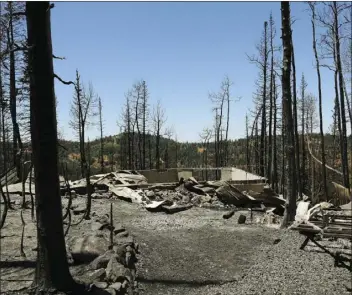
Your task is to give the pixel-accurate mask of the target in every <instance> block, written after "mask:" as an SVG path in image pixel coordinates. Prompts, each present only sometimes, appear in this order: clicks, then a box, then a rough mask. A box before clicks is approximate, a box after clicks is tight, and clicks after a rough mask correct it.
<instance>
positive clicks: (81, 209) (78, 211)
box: [73, 204, 86, 215]
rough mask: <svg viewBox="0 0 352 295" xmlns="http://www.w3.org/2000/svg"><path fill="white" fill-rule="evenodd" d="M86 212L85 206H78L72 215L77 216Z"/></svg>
mask: <svg viewBox="0 0 352 295" xmlns="http://www.w3.org/2000/svg"><path fill="white" fill-rule="evenodd" d="M84 212H86V205H85V204H80V205H78V206H77V207H76V208H74V209H73V214H74V215H79V214H82V213H84Z"/></svg>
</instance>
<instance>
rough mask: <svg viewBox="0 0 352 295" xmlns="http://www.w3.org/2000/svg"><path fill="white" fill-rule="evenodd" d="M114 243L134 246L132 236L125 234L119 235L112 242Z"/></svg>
mask: <svg viewBox="0 0 352 295" xmlns="http://www.w3.org/2000/svg"><path fill="white" fill-rule="evenodd" d="M114 244H115V245H118V246H125V247H126V246H128V245H130V246H132V247H134V238H133V237H132V236H127V237H120V238H119V239H116V240H115V242H114Z"/></svg>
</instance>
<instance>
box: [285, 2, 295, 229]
mask: <svg viewBox="0 0 352 295" xmlns="http://www.w3.org/2000/svg"><path fill="white" fill-rule="evenodd" d="M281 19H282V46H283V68H282V99H283V115H284V118H285V119H284V122H285V133H286V146H285V155H286V159H287V165H286V171H287V178H286V182H285V183H286V206H285V213H284V217H283V221H282V227H286V226H287V225H288V223H289V222H290V221H293V220H294V217H295V214H296V189H295V183H294V180H295V172H296V169H295V163H296V162H295V144H294V130H293V117H292V100H291V58H292V44H291V40H292V38H291V20H290V3H289V2H284V1H282V2H281Z"/></svg>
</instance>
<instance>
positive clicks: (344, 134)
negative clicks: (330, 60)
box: [333, 2, 350, 190]
mask: <svg viewBox="0 0 352 295" xmlns="http://www.w3.org/2000/svg"><path fill="white" fill-rule="evenodd" d="M333 10H334V35H335V36H334V37H335V38H334V40H335V49H336V68H337V72H338V78H339V91H340V106H341V124H342V126H341V127H342V128H341V129H342V130H341V131H342V146H343V155H342V167H343V176H344V186H345V187H346V188H348V190H349V189H350V179H349V171H348V157H347V130H346V129H347V128H346V110H345V95H344V90H343V73H342V64H341V54H340V34H339V20H338V9H337V3H336V2H333Z"/></svg>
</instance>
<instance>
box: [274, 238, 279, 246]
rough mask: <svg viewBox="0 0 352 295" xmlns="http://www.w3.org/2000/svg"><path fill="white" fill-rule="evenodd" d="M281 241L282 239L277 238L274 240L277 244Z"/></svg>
mask: <svg viewBox="0 0 352 295" xmlns="http://www.w3.org/2000/svg"><path fill="white" fill-rule="evenodd" d="M280 242H281V239H275V240H274V242H273V244H274V245H276V244H278V243H280Z"/></svg>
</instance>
